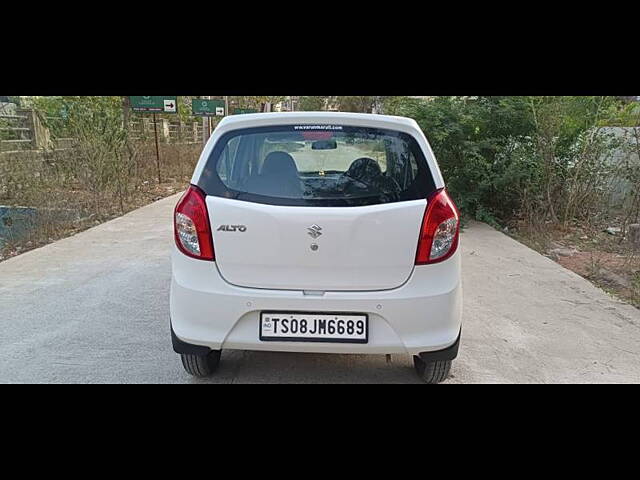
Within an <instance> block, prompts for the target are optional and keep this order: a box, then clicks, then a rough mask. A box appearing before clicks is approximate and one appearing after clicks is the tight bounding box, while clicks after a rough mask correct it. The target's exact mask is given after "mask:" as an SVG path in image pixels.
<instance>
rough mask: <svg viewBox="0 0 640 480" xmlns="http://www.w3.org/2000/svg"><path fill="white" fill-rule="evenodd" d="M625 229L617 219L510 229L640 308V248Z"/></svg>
mask: <svg viewBox="0 0 640 480" xmlns="http://www.w3.org/2000/svg"><path fill="white" fill-rule="evenodd" d="M607 225H608V226H607ZM607 229H608V230H609V231H607ZM621 230H622V229H621V227H620V223H619V222H617V221H615V219H614V221H610V222H607V223H601V224H599V225H597V226H589V225H587V224H585V223H578V222H576V223H573V224H571V225H569V226H567V227H566V228H562V227H549V228H548V229H546V230H545V231H543V232H542V231H540V229H538V231H531V230H527V229H516V230H515V231H511V232H507V233H510V234H511V235H512V236H513V237H514V238H516V239H517V240H519V241H521V242H522V243H524V244H526V245H528V246H529V247H531V248H533V249H534V250H537V251H538V252H540V253H542V254H543V255H545V256H547V257H549V258H551V259H552V260H554V261H556V262H557V263H559V264H560V265H562V266H563V267H565V268H567V269H569V270H572V271H573V272H575V273H577V274H578V275H580V276H582V277H584V278H586V279H588V280H590V281H591V282H593V283H594V284H595V285H597V286H599V287H600V288H602V289H603V290H605V291H607V292H608V293H610V294H613V295H616V296H618V297H619V298H621V299H623V300H625V301H627V302H629V303H631V304H632V305H634V306H635V307H637V308H640V249H638V248H635V249H634V248H633V247H632V246H631V245H630V243H629V242H628V241H627V239H626V238H625V236H624V234H623V232H622V231H621Z"/></svg>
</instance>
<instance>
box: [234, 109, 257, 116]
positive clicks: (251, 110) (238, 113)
mask: <svg viewBox="0 0 640 480" xmlns="http://www.w3.org/2000/svg"><path fill="white" fill-rule="evenodd" d="M242 113H258V110H256V109H255V108H236V109H235V110H234V111H233V114H234V115H240V114H242Z"/></svg>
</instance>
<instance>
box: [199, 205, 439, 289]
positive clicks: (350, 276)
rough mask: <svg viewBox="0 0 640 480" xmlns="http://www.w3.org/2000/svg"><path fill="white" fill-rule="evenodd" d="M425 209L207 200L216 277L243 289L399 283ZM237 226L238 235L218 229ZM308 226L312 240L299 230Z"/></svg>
mask: <svg viewBox="0 0 640 480" xmlns="http://www.w3.org/2000/svg"><path fill="white" fill-rule="evenodd" d="M426 204H427V202H426V200H413V201H409V202H396V203H388V204H383V205H369V206H363V207H347V208H345V207H284V206H278V205H264V204H259V203H252V202H243V201H239V200H231V199H228V198H220V197H207V208H208V210H209V219H210V223H211V226H212V230H213V244H214V248H215V251H216V263H217V265H218V268H219V270H220V274H221V275H222V277H223V278H224V279H225V280H227V281H228V282H229V283H232V284H234V285H238V286H243V287H254V288H275V289H299V290H386V289H390V288H395V287H398V286H400V285H402V284H403V283H404V282H406V281H407V279H408V278H409V276H410V275H411V271H412V270H413V264H414V260H415V255H416V248H417V245H418V235H419V233H420V226H421V224H422V218H423V216H424V211H425V206H426ZM238 223H241V224H243V225H246V226H247V229H246V231H244V232H240V231H220V230H218V228H219V226H221V225H234V224H238ZM314 224H316V225H319V226H321V228H322V230H321V232H322V235H320V236H319V237H317V238H312V237H311V236H309V234H308V231H307V228H308V227H309V226H311V225H314ZM312 245H316V247H317V250H311V246H312Z"/></svg>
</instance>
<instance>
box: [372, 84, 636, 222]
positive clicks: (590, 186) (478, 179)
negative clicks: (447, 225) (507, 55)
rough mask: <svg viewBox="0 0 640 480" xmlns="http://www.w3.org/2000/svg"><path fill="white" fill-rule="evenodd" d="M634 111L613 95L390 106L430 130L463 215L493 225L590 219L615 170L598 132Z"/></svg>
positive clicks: (397, 100)
mask: <svg viewBox="0 0 640 480" xmlns="http://www.w3.org/2000/svg"><path fill="white" fill-rule="evenodd" d="M628 110H629V107H626V106H625V107H623V106H622V105H621V103H620V102H618V101H617V100H616V99H615V98H614V97H586V96H583V97H525V96H519V97H517V96H515V97H498V96H480V97H434V98H432V99H428V100H424V99H416V98H408V97H391V98H387V99H386V100H385V113H388V114H392V115H402V116H407V117H411V118H413V119H415V120H416V122H417V123H418V124H419V125H420V127H421V128H422V130H423V131H424V132H425V135H426V136H427V138H428V139H429V142H430V143H431V146H432V148H433V151H434V153H435V155H436V157H437V159H438V162H439V164H440V167H441V170H442V173H443V175H444V177H445V179H446V181H447V188H448V189H449V191H450V192H451V195H452V196H453V198H454V199H455V201H456V202H457V204H458V206H459V207H460V209H461V211H462V213H463V215H464V216H466V217H472V218H476V219H478V220H482V221H487V222H489V223H494V224H496V223H497V224H505V223H508V222H510V221H511V220H514V219H516V218H525V219H526V220H527V221H529V222H533V221H536V222H544V221H547V220H551V221H563V222H567V221H569V220H570V219H572V218H576V217H585V216H588V215H589V214H590V212H592V211H593V209H594V208H596V207H597V205H598V202H600V201H601V200H602V196H603V195H604V194H605V193H606V192H605V191H604V190H605V189H604V188H603V179H605V178H607V174H608V169H609V166H608V164H607V163H606V161H605V160H606V157H607V155H606V153H607V149H608V148H609V149H610V146H609V145H608V143H607V139H606V138H605V136H604V135H601V134H600V130H599V126H600V125H602V124H611V122H612V121H613V120H612V119H615V118H617V117H619V116H620V112H628ZM625 121H626V122H628V121H629V120H625Z"/></svg>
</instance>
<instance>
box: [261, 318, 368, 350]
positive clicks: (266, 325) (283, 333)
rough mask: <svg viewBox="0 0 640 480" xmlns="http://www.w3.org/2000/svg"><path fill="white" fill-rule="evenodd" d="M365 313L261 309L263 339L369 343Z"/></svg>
mask: <svg viewBox="0 0 640 480" xmlns="http://www.w3.org/2000/svg"><path fill="white" fill-rule="evenodd" d="M368 338H369V318H368V316H367V315H365V314H350V313H308V312H301V313H298V312H262V313H261V314H260V340H263V341H280V342H282V341H289V342H338V343H367V341H368Z"/></svg>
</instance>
